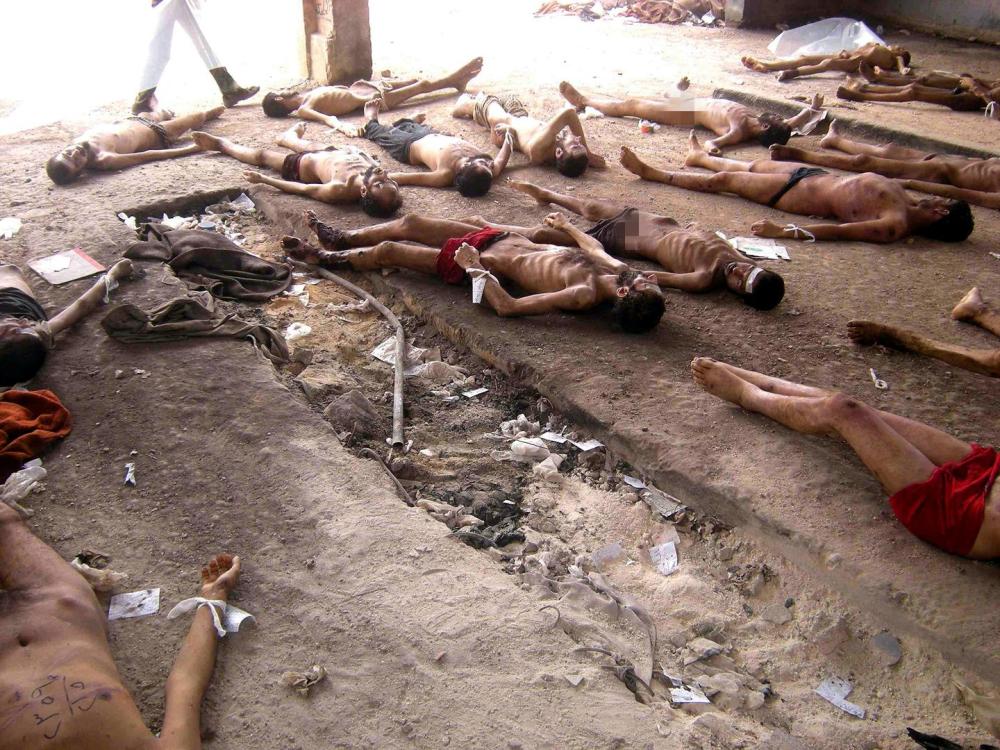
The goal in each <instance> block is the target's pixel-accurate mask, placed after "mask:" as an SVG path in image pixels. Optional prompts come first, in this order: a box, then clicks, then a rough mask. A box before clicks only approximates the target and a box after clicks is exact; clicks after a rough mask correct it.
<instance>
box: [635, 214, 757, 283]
mask: <svg viewBox="0 0 1000 750" xmlns="http://www.w3.org/2000/svg"><path fill="white" fill-rule="evenodd" d="M639 237H640V243H641V244H642V245H643V246H646V245H647V243H648V245H649V246H650V250H649V251H648V252H642V250H641V249H640V251H639V252H638V253H637V255H641V256H643V257H646V258H649V259H650V260H655V261H656V262H657V263H658V264H659V265H661V266H663V270H665V271H669V272H670V273H695V272H698V271H712V273H713V274H714V275H716V276H719V277H720V278H721V277H722V275H724V271H725V267H726V264H727V263H730V262H733V261H736V262H740V263H746V262H747V259H746V258H745V257H744V256H742V255H740V254H739V253H738V252H736V251H735V250H733V248H732V247H731V246H730V244H729V243H728V242H726V241H725V240H724V239H722V238H721V237H719V235H717V234H715V232H709V231H706V230H704V229H698V228H697V227H686V228H681V227H675V228H674V229H673V230H670V229H667V230H666V231H664V230H663V229H662V228H661V229H660V232H659V236H658V237H655V238H654V237H653V236H648V239H646V237H647V235H644V233H643V231H642V225H641V223H640V234H639Z"/></svg>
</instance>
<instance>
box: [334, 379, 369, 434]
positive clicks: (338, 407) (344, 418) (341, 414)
mask: <svg viewBox="0 0 1000 750" xmlns="http://www.w3.org/2000/svg"><path fill="white" fill-rule="evenodd" d="M323 416H324V417H325V418H326V419H327V420H328V421H329V422H330V424H332V425H333V427H334V429H336V430H337V431H338V432H339V431H347V432H351V433H353V434H356V435H359V436H362V437H372V436H373V435H375V433H376V431H378V430H379V429H380V423H381V419H380V418H379V415H378V412H377V411H375V407H374V406H372V403H371V401H369V400H368V399H367V398H365V394H363V393H362V392H361V391H359V390H357V389H356V388H355V389H352V390H350V391H348V392H347V393H345V394H343V395H342V396H339V397H338V398H336V399H334V400H333V401H332V402H331V403H330V405H329V406H327V407H326V409H324V410H323Z"/></svg>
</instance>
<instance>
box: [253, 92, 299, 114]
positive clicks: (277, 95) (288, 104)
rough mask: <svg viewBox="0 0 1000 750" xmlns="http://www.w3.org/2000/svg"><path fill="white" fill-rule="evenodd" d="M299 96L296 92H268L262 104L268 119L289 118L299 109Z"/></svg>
mask: <svg viewBox="0 0 1000 750" xmlns="http://www.w3.org/2000/svg"><path fill="white" fill-rule="evenodd" d="M299 104H300V102H299V96H298V94H295V93H294V92H287V91H268V92H267V93H266V94H264V100H263V101H262V102H261V103H260V106H261V109H263V110H264V114H265V115H267V116H268V117H288V115H290V114H291V113H292V112H294V111H295V110H297V109H298V108H299Z"/></svg>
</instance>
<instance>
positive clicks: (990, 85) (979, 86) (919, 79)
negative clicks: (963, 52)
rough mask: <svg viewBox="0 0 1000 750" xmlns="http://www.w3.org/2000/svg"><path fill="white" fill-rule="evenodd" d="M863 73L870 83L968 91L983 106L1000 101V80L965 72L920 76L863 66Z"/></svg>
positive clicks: (996, 116)
mask: <svg viewBox="0 0 1000 750" xmlns="http://www.w3.org/2000/svg"><path fill="white" fill-rule="evenodd" d="M861 74H862V75H863V76H864V77H865V78H866V79H867V80H868V82H869V83H876V84H882V85H883V86H895V87H900V88H902V87H905V86H909V85H915V86H920V87H923V88H935V89H943V90H944V91H946V92H948V93H952V94H956V93H961V92H966V93H969V94H973V95H975V96H978V97H980V98H981V99H982V100H983V106H989V102H1000V81H997V80H989V79H987V78H976V77H974V76H970V75H968V74H964V73H963V74H961V75H959V74H957V73H948V72H947V71H943V70H933V71H931V72H930V73H924V74H922V75H919V76H918V75H912V74H911V75H904V74H901V73H897V72H896V71H890V70H882V69H881V68H877V67H875V68H870V67H867V66H862V68H861ZM995 109H996V108H995V107H994V110H995ZM991 116H992V117H993V118H994V119H996V118H998V117H1000V112H997V111H994V112H993V113H992V114H991Z"/></svg>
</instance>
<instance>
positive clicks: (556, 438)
mask: <svg viewBox="0 0 1000 750" xmlns="http://www.w3.org/2000/svg"><path fill="white" fill-rule="evenodd" d="M539 437H541V438H542V440H548V441H549V442H550V443H559V444H560V445H562V444H563V443H565V442H566V436H565V435H560V434H559V433H558V432H543V433H542V434H541V435H540V436H539Z"/></svg>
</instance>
